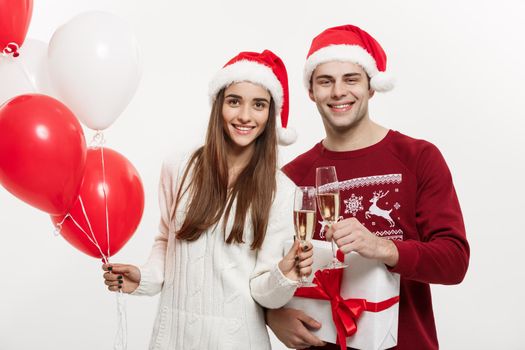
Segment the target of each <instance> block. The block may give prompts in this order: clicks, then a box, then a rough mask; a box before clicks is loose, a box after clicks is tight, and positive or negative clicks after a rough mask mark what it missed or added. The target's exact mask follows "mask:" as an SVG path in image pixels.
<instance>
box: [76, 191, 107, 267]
mask: <svg viewBox="0 0 525 350" xmlns="http://www.w3.org/2000/svg"><path fill="white" fill-rule="evenodd" d="M78 201H79V202H80V206H81V207H82V212H83V213H84V218H85V219H86V222H87V224H88V228H89V232H90V233H91V237H92V238H93V240H92V241H91V242H93V244H95V246H96V247H97V249H98V251H99V252H100V255H102V258H103V259H104V260H105V261H106V264H107V263H109V260H108V259H109V257H108V256H106V255H105V254H104V253H103V252H102V248H100V245H99V244H98V241H97V237H95V233H94V232H93V228H92V227H91V222H90V221H89V217H88V215H87V213H86V208H85V207H84V202H83V201H82V197H81V196H80V195H79V196H78ZM88 238H89V237H88Z"/></svg>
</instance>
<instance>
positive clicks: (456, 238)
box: [267, 25, 469, 350]
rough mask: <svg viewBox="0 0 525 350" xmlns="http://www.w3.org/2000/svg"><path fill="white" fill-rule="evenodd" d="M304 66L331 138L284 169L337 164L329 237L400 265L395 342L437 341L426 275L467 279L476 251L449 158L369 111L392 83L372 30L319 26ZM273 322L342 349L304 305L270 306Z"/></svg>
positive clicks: (301, 180)
mask: <svg viewBox="0 0 525 350" xmlns="http://www.w3.org/2000/svg"><path fill="white" fill-rule="evenodd" d="M304 72H305V74H304V79H305V84H306V87H307V88H308V92H309V96H310V99H311V100H312V101H313V102H315V104H316V105H317V109H318V110H319V114H320V115H321V118H322V121H323V124H324V127H325V131H326V138H325V139H324V140H323V141H321V142H320V143H318V144H316V145H315V146H314V147H313V148H312V149H311V150H309V151H308V152H306V153H303V154H302V155H300V156H298V157H297V158H296V159H294V160H293V161H292V162H290V163H289V164H287V165H286V166H285V167H284V168H283V170H284V172H285V173H286V174H287V175H288V176H289V177H290V178H291V179H292V180H293V181H294V182H295V183H296V184H297V185H314V184H315V169H316V168H317V167H320V166H326V165H334V166H335V167H336V170H337V175H338V180H339V185H340V196H341V198H340V199H341V203H340V207H341V211H340V214H341V215H342V216H343V217H344V220H342V221H340V222H338V223H336V224H334V225H333V226H332V227H331V228H330V229H329V230H327V232H326V235H327V238H326V239H327V240H328V239H330V238H331V237H333V238H334V240H335V241H336V243H337V245H338V246H339V249H340V250H341V251H342V252H343V253H345V254H346V253H349V252H351V251H355V252H358V253H359V254H360V255H361V256H363V257H366V258H370V259H377V260H379V261H381V262H383V263H384V264H385V265H386V266H387V267H388V269H389V270H390V271H392V272H396V273H399V274H400V275H401V286H400V301H399V331H398V342H397V344H398V345H397V347H396V349H400V350H406V349H418V350H421V349H437V348H438V339H437V335H436V327H435V323H434V315H433V311H432V301H431V295H430V286H429V284H430V283H439V284H457V283H460V282H461V281H462V279H463V277H464V276H465V273H466V271H467V267H468V260H469V245H468V242H467V240H466V235H465V228H464V225H463V218H462V215H461V210H460V207H459V203H458V200H457V196H456V192H455V189H454V186H453V184H452V177H451V175H450V171H449V169H448V167H447V165H446V163H445V160H444V159H443V157H442V155H441V153H440V152H439V150H438V149H437V148H436V147H435V146H434V145H432V144H431V143H429V142H426V141H423V140H417V139H413V138H410V137H408V136H405V135H403V134H401V133H399V132H397V131H393V130H389V129H386V128H385V127H383V126H381V125H378V124H376V123H375V122H373V121H372V120H371V119H370V116H369V113H368V102H369V99H371V98H372V97H373V96H374V93H375V92H376V91H388V90H390V89H391V88H392V87H393V84H392V81H391V78H390V77H389V76H388V74H387V73H386V55H385V53H384V51H383V49H382V48H381V46H380V45H379V43H378V42H377V41H376V40H374V38H372V37H371V36H370V35H369V34H368V33H366V32H365V31H363V30H361V29H359V28H358V27H355V26H352V25H346V26H340V27H335V28H330V29H327V30H325V31H324V32H322V33H321V34H319V35H318V36H317V37H316V38H314V40H313V41H312V45H311V48H310V51H309V53H308V58H307V61H306V66H305V71H304ZM319 232H320V225H318V226H317V229H316V237H315V238H316V239H319V238H320V237H319V235H318V233H319ZM267 322H268V325H269V326H270V327H271V328H272V330H273V331H274V333H275V334H276V335H277V337H278V338H279V339H280V340H281V341H282V342H283V343H284V344H285V345H287V346H288V347H292V348H307V347H310V346H321V347H320V348H322V349H339V346H336V345H334V344H324V343H323V342H322V341H320V340H319V339H318V338H317V337H315V336H314V335H313V334H312V333H311V332H310V330H309V329H311V328H314V329H315V328H319V327H320V326H321V325H320V324H319V323H317V322H316V321H315V320H314V319H313V318H311V317H310V315H306V314H305V313H304V312H302V311H300V310H294V309H286V308H282V309H278V310H268V312H267Z"/></svg>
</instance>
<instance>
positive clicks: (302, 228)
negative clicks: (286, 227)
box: [293, 186, 316, 287]
mask: <svg viewBox="0 0 525 350" xmlns="http://www.w3.org/2000/svg"><path fill="white" fill-rule="evenodd" d="M293 219H294V224H295V235H296V238H297V239H298V240H299V241H300V242H301V246H303V245H304V244H305V243H306V242H308V241H310V240H311V239H312V236H313V233H314V228H315V187H313V186H303V187H297V188H296V189H295V197H294V209H293ZM299 286H301V287H315V286H316V284H314V283H312V282H309V281H308V280H307V279H306V276H301V279H300V280H299Z"/></svg>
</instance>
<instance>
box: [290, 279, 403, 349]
mask: <svg viewBox="0 0 525 350" xmlns="http://www.w3.org/2000/svg"><path fill="white" fill-rule="evenodd" d="M342 280H343V269H325V270H318V271H316V272H315V277H314V280H313V282H314V283H315V284H317V287H301V288H298V289H297V290H296V291H295V294H294V295H295V296H297V297H301V298H311V299H320V300H329V301H330V305H331V307H332V319H333V320H334V324H335V328H336V330H337V343H338V344H339V345H340V347H341V350H346V338H347V337H350V336H352V335H353V334H355V332H357V324H356V322H357V319H358V318H359V316H361V314H362V313H363V311H370V312H380V311H383V310H386V309H388V308H389V307H391V306H392V305H395V304H396V303H397V302H399V296H395V297H392V298H390V299H387V300H384V301H381V302H379V303H373V302H369V301H367V300H366V299H352V298H350V299H343V298H342V297H341V294H340V289H341V282H342Z"/></svg>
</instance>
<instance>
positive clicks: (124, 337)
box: [92, 130, 128, 350]
mask: <svg viewBox="0 0 525 350" xmlns="http://www.w3.org/2000/svg"><path fill="white" fill-rule="evenodd" d="M104 142H105V140H104V134H103V133H102V131H100V130H97V133H96V134H95V136H94V137H93V141H92V144H94V145H95V147H100V162H101V165H102V182H103V186H102V192H103V193H104V206H105V211H106V240H107V247H108V254H107V256H108V260H109V258H110V256H111V252H110V240H109V238H110V236H111V235H110V233H109V209H108V196H107V192H106V163H105V157H104ZM117 318H118V325H117V334H116V335H115V344H114V347H113V348H114V349H115V350H126V349H127V347H128V329H127V325H128V320H127V311H126V303H125V296H124V294H123V293H122V290H119V292H118V293H117Z"/></svg>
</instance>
